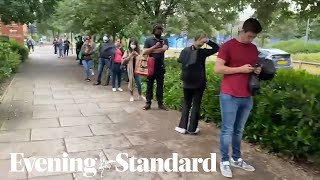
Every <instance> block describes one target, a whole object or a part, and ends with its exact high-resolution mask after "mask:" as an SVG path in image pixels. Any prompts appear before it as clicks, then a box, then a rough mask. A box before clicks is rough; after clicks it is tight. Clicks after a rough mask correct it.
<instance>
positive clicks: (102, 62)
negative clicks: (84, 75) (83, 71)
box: [97, 58, 111, 83]
mask: <svg viewBox="0 0 320 180" xmlns="http://www.w3.org/2000/svg"><path fill="white" fill-rule="evenodd" d="M104 66H107V80H108V79H109V78H110V66H111V60H110V59H104V58H100V59H99V66H98V79H97V82H98V83H101V76H102V73H103V69H104Z"/></svg>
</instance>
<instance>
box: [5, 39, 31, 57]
mask: <svg viewBox="0 0 320 180" xmlns="http://www.w3.org/2000/svg"><path fill="white" fill-rule="evenodd" d="M9 43H10V45H11V46H10V47H11V49H12V50H13V51H14V52H17V53H18V54H20V56H21V58H20V59H21V61H22V62H24V61H25V60H27V58H28V55H29V50H28V48H27V47H25V46H24V45H23V44H21V43H19V42H17V41H15V40H10V41H9Z"/></svg>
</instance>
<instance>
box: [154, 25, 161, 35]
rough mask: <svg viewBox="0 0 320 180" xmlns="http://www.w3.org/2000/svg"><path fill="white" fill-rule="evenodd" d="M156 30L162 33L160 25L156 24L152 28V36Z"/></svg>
mask: <svg viewBox="0 0 320 180" xmlns="http://www.w3.org/2000/svg"><path fill="white" fill-rule="evenodd" d="M156 30H161V31H162V32H163V27H162V26H161V25H160V24H156V25H155V26H153V29H152V34H154V33H155V32H156Z"/></svg>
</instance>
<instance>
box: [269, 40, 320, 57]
mask: <svg viewBox="0 0 320 180" xmlns="http://www.w3.org/2000/svg"><path fill="white" fill-rule="evenodd" d="M272 47H273V48H277V49H281V50H283V51H286V52H288V53H292V54H296V53H318V52H320V43H313V42H308V43H307V44H306V45H305V42H304V41H292V40H291V41H281V42H278V43H276V44H274V45H272Z"/></svg>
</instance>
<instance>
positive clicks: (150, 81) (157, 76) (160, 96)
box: [146, 73, 164, 105]
mask: <svg viewBox="0 0 320 180" xmlns="http://www.w3.org/2000/svg"><path fill="white" fill-rule="evenodd" d="M154 81H156V82H157V92H156V95H157V101H158V105H163V84H164V73H157V74H155V75H153V76H151V77H148V80H147V96H146V99H147V104H149V105H151V101H152V99H153V86H154Z"/></svg>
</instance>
